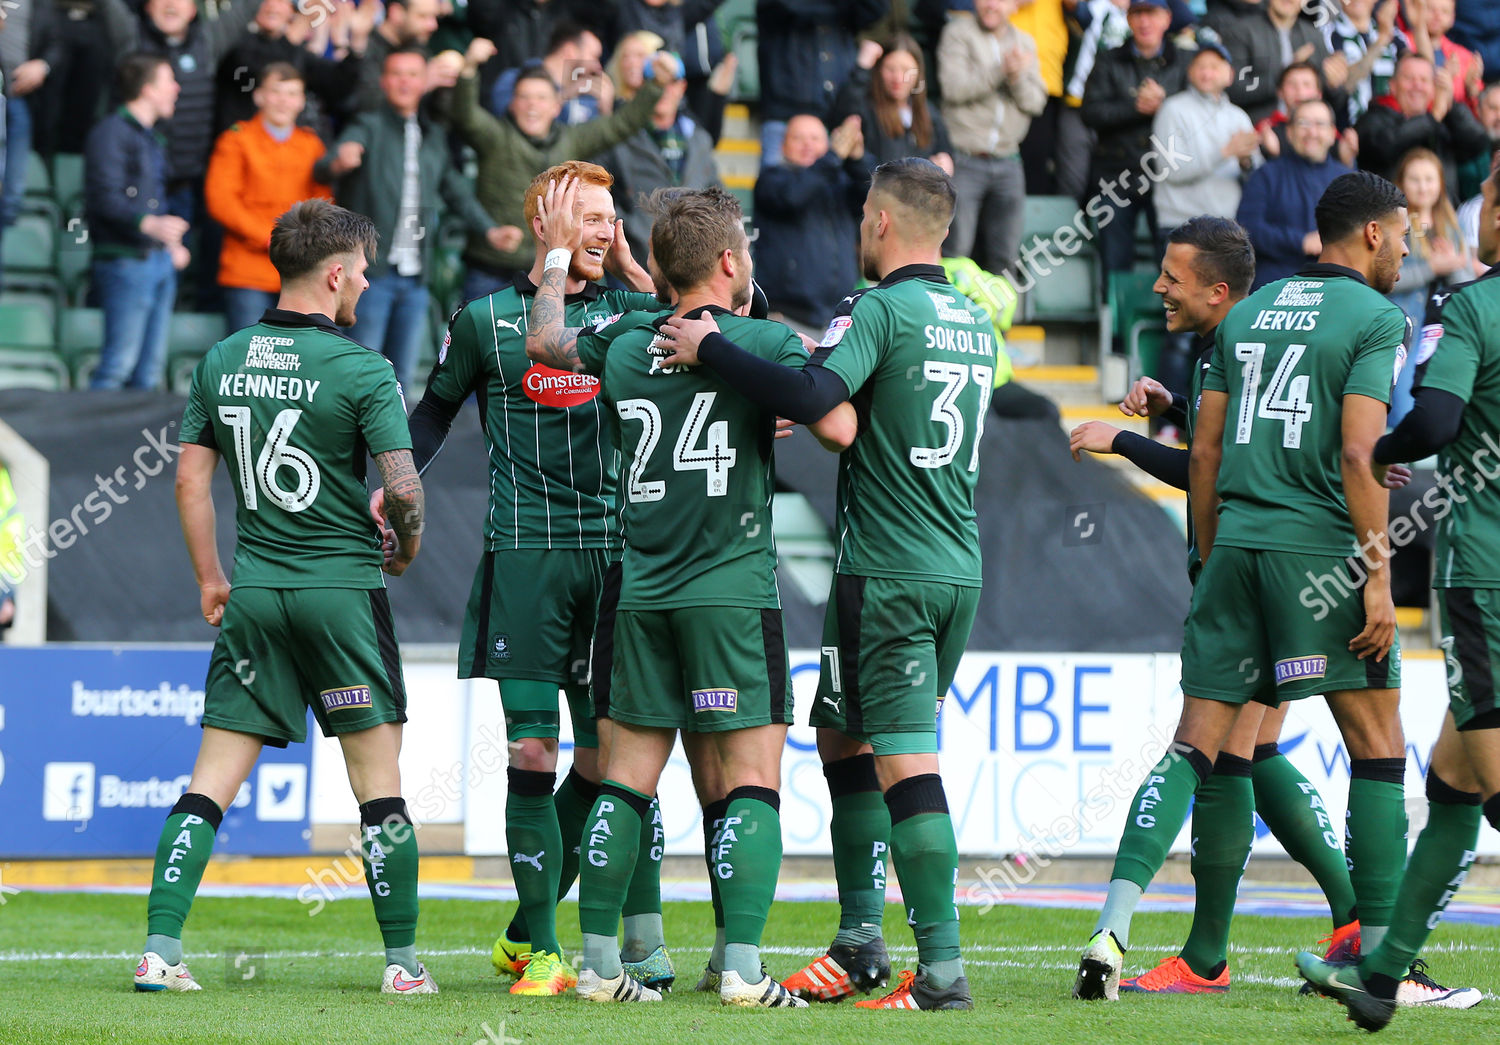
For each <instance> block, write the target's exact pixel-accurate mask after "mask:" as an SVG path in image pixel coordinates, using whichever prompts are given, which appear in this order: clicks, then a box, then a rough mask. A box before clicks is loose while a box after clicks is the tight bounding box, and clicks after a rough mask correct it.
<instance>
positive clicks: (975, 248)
mask: <svg viewBox="0 0 1500 1045" xmlns="http://www.w3.org/2000/svg"><path fill="white" fill-rule="evenodd" d="M1016 8H1017V0H975V3H974V17H973V18H954V19H953V20H952V21H950V22H949V23H948V24H947V26H946V27H944V29H943V35H942V37H941V38H940V39H939V41H938V58H937V63H938V78H939V81H940V82H941V84H942V88H943V105H942V108H943V118H944V119H945V120H946V121H947V123H948V133H949V135H950V136H951V137H952V140H953V145H954V156H953V185H954V189H955V190H956V191H957V193H958V202H957V204H956V206H955V209H954V211H953V226H952V228H951V229H950V230H949V233H948V240H947V242H946V243H945V244H944V250H945V252H946V253H948V254H950V255H953V256H955V257H971V258H973V259H974V260H975V261H977V262H978V263H979V264H980V266H981V267H982V268H985V269H987V270H989V271H990V272H995V273H1000V274H1004V273H1007V272H1009V271H1010V270H1011V269H1012V268H1013V267H1014V266H1015V263H1016V256H1017V254H1018V253H1019V251H1020V246H1021V225H1022V220H1023V214H1024V210H1025V207H1026V175H1025V171H1024V169H1023V167H1022V164H1021V153H1020V149H1021V140H1022V139H1023V138H1025V137H1026V131H1027V128H1028V127H1029V126H1030V125H1031V120H1032V118H1033V117H1035V116H1038V115H1040V114H1041V112H1042V110H1043V109H1044V108H1045V107H1046V104H1047V85H1046V83H1045V82H1044V81H1043V79H1042V74H1041V71H1040V68H1039V66H1038V62H1037V54H1036V44H1035V43H1033V42H1032V40H1031V37H1029V36H1027V35H1026V34H1025V33H1023V32H1021V31H1020V30H1019V29H1017V28H1016V27H1015V26H1013V25H1011V23H1010V18H1011V16H1012V15H1014V14H1015V12H1016Z"/></svg>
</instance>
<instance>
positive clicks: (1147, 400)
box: [1120, 377, 1172, 417]
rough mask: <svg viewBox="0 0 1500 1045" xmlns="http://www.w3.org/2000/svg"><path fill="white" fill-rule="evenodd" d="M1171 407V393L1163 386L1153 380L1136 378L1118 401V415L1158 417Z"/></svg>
mask: <svg viewBox="0 0 1500 1045" xmlns="http://www.w3.org/2000/svg"><path fill="white" fill-rule="evenodd" d="M1171 405H1172V393H1171V392H1168V391H1167V388H1166V386H1165V385H1163V384H1162V383H1161V382H1160V381H1157V380H1155V379H1154V378H1150V377H1138V378H1136V380H1135V384H1133V385H1131V386H1130V391H1129V392H1126V393H1125V398H1124V399H1122V400H1120V413H1122V414H1124V415H1126V416H1127V417H1159V416H1161V415H1162V414H1164V413H1166V412H1167V410H1168V408H1170V407H1171Z"/></svg>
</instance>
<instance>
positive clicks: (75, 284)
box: [55, 217, 94, 305]
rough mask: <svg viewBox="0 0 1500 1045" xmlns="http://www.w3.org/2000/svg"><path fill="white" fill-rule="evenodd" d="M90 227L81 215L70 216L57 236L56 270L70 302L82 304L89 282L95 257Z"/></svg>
mask: <svg viewBox="0 0 1500 1045" xmlns="http://www.w3.org/2000/svg"><path fill="white" fill-rule="evenodd" d="M93 251H94V248H93V245H92V244H91V243H90V242H89V227H88V225H87V224H86V223H85V222H84V220H83V219H82V218H80V217H72V218H69V219H68V220H67V221H66V223H64V225H63V226H62V230H61V232H60V233H59V235H58V238H57V261H56V263H55V271H56V274H57V279H58V281H59V282H60V283H61V284H62V289H63V296H64V297H65V298H66V299H67V302H68V303H69V304H73V305H81V304H83V298H84V294H85V292H86V291H87V290H88V283H89V262H90V261H91V260H92V258H93Z"/></svg>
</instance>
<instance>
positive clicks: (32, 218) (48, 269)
mask: <svg viewBox="0 0 1500 1045" xmlns="http://www.w3.org/2000/svg"><path fill="white" fill-rule="evenodd" d="M4 248H5V271H6V273H7V274H9V273H11V272H17V273H23V272H24V273H46V274H48V275H50V274H52V273H53V272H55V271H56V270H55V267H54V258H55V256H56V253H57V226H56V225H54V224H53V223H52V222H50V221H48V220H46V219H45V218H43V217H42V216H41V215H38V214H22V215H21V216H20V217H19V218H17V219H16V223H15V224H14V225H12V226H11V227H10V228H8V229H6V230H5V238H4Z"/></svg>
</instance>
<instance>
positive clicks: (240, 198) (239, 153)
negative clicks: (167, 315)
mask: <svg viewBox="0 0 1500 1045" xmlns="http://www.w3.org/2000/svg"><path fill="white" fill-rule="evenodd" d="M254 98H255V107H256V110H257V112H256V115H255V116H254V117H252V118H251V119H249V120H245V121H243V122H240V123H236V124H233V125H232V126H231V127H230V128H229V129H228V130H227V131H225V132H224V133H223V134H221V135H219V140H218V142H217V143H216V144H215V145H214V153H213V158H212V159H210V160H209V163H208V178H207V184H206V187H205V189H204V198H205V200H206V201H207V203H208V212H209V214H211V215H212V216H213V219H214V220H215V221H217V222H218V223H219V224H220V225H222V226H224V247H223V249H222V250H221V251H220V253H219V286H221V287H222V288H223V289H224V313H225V318H226V319H228V321H229V329H230V330H239V329H241V328H242V327H248V326H250V325H252V324H254V323H257V322H259V321H260V317H261V313H263V312H264V311H265V310H266V309H268V308H274V307H275V306H276V295H277V294H278V293H279V292H280V290H281V278H280V277H279V276H278V275H277V274H276V269H275V268H274V267H273V266H272V265H271V253H270V249H271V226H272V225H273V224H275V222H276V218H277V216H278V215H280V214H283V213H285V212H286V211H287V210H288V209H290V208H291V206H292V204H294V203H296V202H298V201H299V200H306V199H313V198H317V199H323V200H332V199H333V193H332V192H330V191H329V188H328V186H326V185H320V184H318V183H317V182H316V181H315V180H314V179H313V164H314V163H316V162H317V161H318V159H319V158H320V157H321V156H322V155H323V153H324V151H325V146H324V145H323V141H322V139H320V138H319V137H318V136H317V134H315V133H314V132H313V131H312V130H310V129H309V128H307V127H299V126H298V125H297V118H298V117H299V116H301V115H302V109H303V107H304V106H305V105H306V104H307V92H306V87H305V85H304V84H303V82H302V74H301V73H300V72H298V71H297V69H296V67H294V66H292V65H290V64H288V63H286V62H274V63H272V64H271V65H268V66H266V68H265V69H263V70H261V72H260V75H259V77H257V80H256V86H255V95H254Z"/></svg>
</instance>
